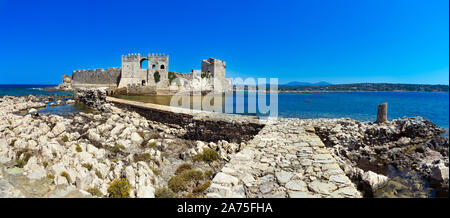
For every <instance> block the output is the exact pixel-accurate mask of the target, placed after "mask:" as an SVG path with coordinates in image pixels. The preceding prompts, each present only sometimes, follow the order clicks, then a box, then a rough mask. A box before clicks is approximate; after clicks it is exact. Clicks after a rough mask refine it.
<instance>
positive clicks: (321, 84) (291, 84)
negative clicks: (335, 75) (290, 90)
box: [284, 81, 333, 86]
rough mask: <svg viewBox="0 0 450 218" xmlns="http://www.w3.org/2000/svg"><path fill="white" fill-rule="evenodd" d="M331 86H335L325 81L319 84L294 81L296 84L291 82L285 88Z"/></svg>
mask: <svg viewBox="0 0 450 218" xmlns="http://www.w3.org/2000/svg"><path fill="white" fill-rule="evenodd" d="M329 85H333V84H331V83H329V82H325V81H320V82H317V83H309V82H298V81H294V82H289V83H286V84H284V86H329Z"/></svg>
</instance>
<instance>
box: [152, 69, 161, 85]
mask: <svg viewBox="0 0 450 218" xmlns="http://www.w3.org/2000/svg"><path fill="white" fill-rule="evenodd" d="M153 78H154V79H155V83H158V82H159V80H160V79H161V75H159V72H158V71H156V72H155V73H154V74H153Z"/></svg>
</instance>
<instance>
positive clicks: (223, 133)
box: [114, 102, 264, 143]
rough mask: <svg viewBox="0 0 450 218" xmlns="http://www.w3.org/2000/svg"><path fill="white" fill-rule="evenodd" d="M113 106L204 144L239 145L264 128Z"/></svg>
mask: <svg viewBox="0 0 450 218" xmlns="http://www.w3.org/2000/svg"><path fill="white" fill-rule="evenodd" d="M114 105H116V106H118V107H122V108H127V110H131V111H135V112H137V113H138V114H140V115H141V116H143V117H145V118H147V119H149V120H153V121H156V122H161V123H165V124H169V125H171V124H172V125H175V126H180V127H182V128H185V129H186V130H187V132H186V134H185V135H184V136H183V138H185V139H189V140H201V141H206V142H218V141H220V140H226V141H227V142H233V143H241V142H245V141H249V140H251V139H252V138H253V137H254V136H255V135H256V134H258V132H259V131H260V130H261V129H262V128H263V127H264V125H263V124H260V123H256V122H247V121H244V122H237V121H236V120H231V119H230V120H227V119H223V118H215V117H211V118H198V117H195V116H193V115H190V114H184V113H174V112H171V111H166V110H158V109H155V108H141V107H138V106H134V105H128V104H120V103H117V102H115V103H114Z"/></svg>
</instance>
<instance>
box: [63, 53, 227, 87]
mask: <svg viewBox="0 0 450 218" xmlns="http://www.w3.org/2000/svg"><path fill="white" fill-rule="evenodd" d="M144 62H147V64H144ZM145 65H146V66H147V67H146V66H145ZM225 68H226V67H225V62H224V61H222V60H219V59H215V58H209V59H207V60H202V62H201V70H200V71H199V70H192V71H191V72H190V73H178V72H170V71H169V56H166V55H164V54H162V55H161V54H151V55H150V54H148V55H147V56H142V55H140V54H128V55H122V66H121V67H120V68H107V69H89V70H75V71H73V72H72V76H71V77H70V76H67V75H64V76H63V83H61V84H60V85H59V88H61V89H64V88H72V89H77V88H94V87H96V88H100V87H107V88H110V89H111V90H122V91H123V90H125V91H126V93H128V94H159V93H166V92H177V91H183V90H186V91H192V90H202V91H215V92H226V91H229V90H231V89H232V85H231V79H229V78H225Z"/></svg>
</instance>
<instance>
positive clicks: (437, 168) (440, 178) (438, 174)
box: [430, 163, 448, 182]
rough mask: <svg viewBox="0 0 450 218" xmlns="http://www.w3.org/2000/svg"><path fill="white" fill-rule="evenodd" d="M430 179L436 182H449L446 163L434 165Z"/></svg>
mask: <svg viewBox="0 0 450 218" xmlns="http://www.w3.org/2000/svg"><path fill="white" fill-rule="evenodd" d="M430 178H431V180H432V181H435V182H444V181H448V167H446V166H445V165H444V163H440V164H436V165H434V166H433V167H432V168H431V176H430Z"/></svg>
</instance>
